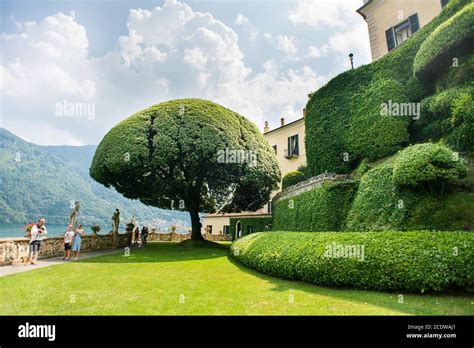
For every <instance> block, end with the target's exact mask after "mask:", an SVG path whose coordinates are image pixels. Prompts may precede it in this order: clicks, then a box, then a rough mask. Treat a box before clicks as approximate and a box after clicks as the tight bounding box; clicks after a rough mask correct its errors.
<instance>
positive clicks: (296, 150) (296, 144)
mask: <svg viewBox="0 0 474 348" xmlns="http://www.w3.org/2000/svg"><path fill="white" fill-rule="evenodd" d="M293 154H294V155H296V156H299V155H300V148H299V142H298V134H296V135H295V148H294V150H293Z"/></svg>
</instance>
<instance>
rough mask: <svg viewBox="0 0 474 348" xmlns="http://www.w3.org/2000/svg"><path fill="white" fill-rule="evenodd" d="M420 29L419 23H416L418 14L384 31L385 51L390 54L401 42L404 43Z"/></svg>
mask: <svg viewBox="0 0 474 348" xmlns="http://www.w3.org/2000/svg"><path fill="white" fill-rule="evenodd" d="M418 29H420V22H419V21H418V14H417V13H415V14H414V15H412V16H410V17H408V19H407V20H406V21H403V22H402V23H400V24H397V25H396V26H394V27H392V28H388V29H387V30H386V31H385V37H386V39H387V49H388V51H389V52H390V51H391V50H393V49H394V48H395V47H397V46H399V45H400V44H401V43H402V42H404V41H406V40H407V39H408V38H409V37H410V36H411V35H413V34H414V33H415V32H417V31H418Z"/></svg>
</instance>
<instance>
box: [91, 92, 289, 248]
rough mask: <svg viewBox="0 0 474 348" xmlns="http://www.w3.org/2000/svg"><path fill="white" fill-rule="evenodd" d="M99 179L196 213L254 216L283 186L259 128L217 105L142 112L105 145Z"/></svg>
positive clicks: (131, 194) (196, 231)
mask: <svg viewBox="0 0 474 348" xmlns="http://www.w3.org/2000/svg"><path fill="white" fill-rule="evenodd" d="M90 174H91V176H92V178H94V179H95V180H96V181H98V182H100V183H101V184H103V185H105V186H107V187H110V186H113V187H114V188H115V189H116V190H117V191H118V192H120V193H122V194H123V195H124V196H125V197H127V198H130V199H139V200H140V201H142V202H143V203H145V204H148V205H152V206H155V207H158V208H163V209H181V210H186V211H188V212H189V214H190V215H191V224H192V239H193V240H201V239H202V235H201V224H200V221H199V213H200V212H203V213H213V212H216V211H220V212H236V211H255V210H257V209H259V208H261V207H262V206H263V205H264V204H265V203H266V202H268V200H269V199H270V194H271V192H272V191H273V190H275V189H276V188H277V186H278V183H279V182H280V177H281V176H280V169H279V166H278V162H277V161H276V157H275V154H274V152H273V149H272V148H271V147H270V146H269V144H268V143H267V142H266V141H265V139H264V138H263V136H262V135H261V134H260V132H259V131H258V129H257V128H256V127H255V125H254V124H253V123H251V122H249V121H248V120H247V119H246V118H244V117H243V116H241V115H239V114H237V113H235V112H233V111H231V110H229V109H226V108H224V107H222V106H220V105H218V104H215V103H212V102H210V101H205V100H199V99H181V100H174V101H169V102H164V103H161V104H158V105H154V106H152V107H150V108H148V109H145V110H143V111H140V112H138V113H136V114H134V115H132V116H131V117H129V118H127V119H125V120H124V121H122V122H120V123H119V124H117V125H116V126H115V127H113V128H112V129H111V130H110V131H109V132H108V133H107V134H106V135H105V137H104V138H103V139H102V141H101V142H100V144H99V146H98V148H97V150H96V153H95V155H94V159H93V161H92V165H91V168H90Z"/></svg>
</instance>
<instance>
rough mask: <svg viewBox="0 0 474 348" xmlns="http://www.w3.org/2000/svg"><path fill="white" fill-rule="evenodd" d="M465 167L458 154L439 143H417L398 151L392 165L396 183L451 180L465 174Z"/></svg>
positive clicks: (408, 183)
mask: <svg viewBox="0 0 474 348" xmlns="http://www.w3.org/2000/svg"><path fill="white" fill-rule="evenodd" d="M466 172H467V167H466V165H465V164H464V161H463V159H462V158H461V157H459V155H458V154H456V153H454V152H453V151H452V150H451V149H450V148H449V147H447V146H445V145H441V144H430V143H426V144H417V145H413V146H409V147H407V148H405V149H403V151H401V152H400V154H399V155H398V157H397V158H396V160H395V162H394V166H393V178H394V180H395V182H396V183H397V184H398V185H410V186H416V185H419V184H421V183H429V182H431V183H441V182H451V181H454V180H455V179H457V178H460V177H463V176H465V175H466Z"/></svg>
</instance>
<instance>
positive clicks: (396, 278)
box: [230, 231, 474, 292]
mask: <svg viewBox="0 0 474 348" xmlns="http://www.w3.org/2000/svg"><path fill="white" fill-rule="evenodd" d="M333 243H335V244H333ZM334 245H335V248H336V252H335V253H332V255H331V254H330V253H328V249H329V250H334V249H333V248H334ZM346 247H350V248H355V251H356V253H354V254H345V255H344V254H343V255H341V254H339V251H338V250H339V249H340V248H346ZM362 247H363V249H362ZM352 250H354V249H352ZM362 250H363V251H362ZM473 250H474V234H473V233H469V232H428V231H416V232H383V233H373V232H321V233H305V232H267V233H256V234H252V235H250V236H247V237H244V238H241V239H239V240H238V241H236V242H234V243H233V244H232V246H231V250H230V253H231V255H232V256H233V257H234V258H236V259H237V260H238V261H239V262H241V263H243V264H244V265H246V266H248V267H251V268H254V269H256V270H258V271H261V272H263V273H266V274H270V275H273V276H277V277H282V278H288V279H295V280H303V281H307V282H310V283H314V284H318V285H323V286H333V287H352V288H360V289H370V290H397V291H410V292H424V291H444V290H448V289H452V288H461V289H467V288H472V286H473V285H474V284H473V283H474V282H473V281H474V252H473ZM331 256H332V257H331ZM341 256H350V257H341Z"/></svg>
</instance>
